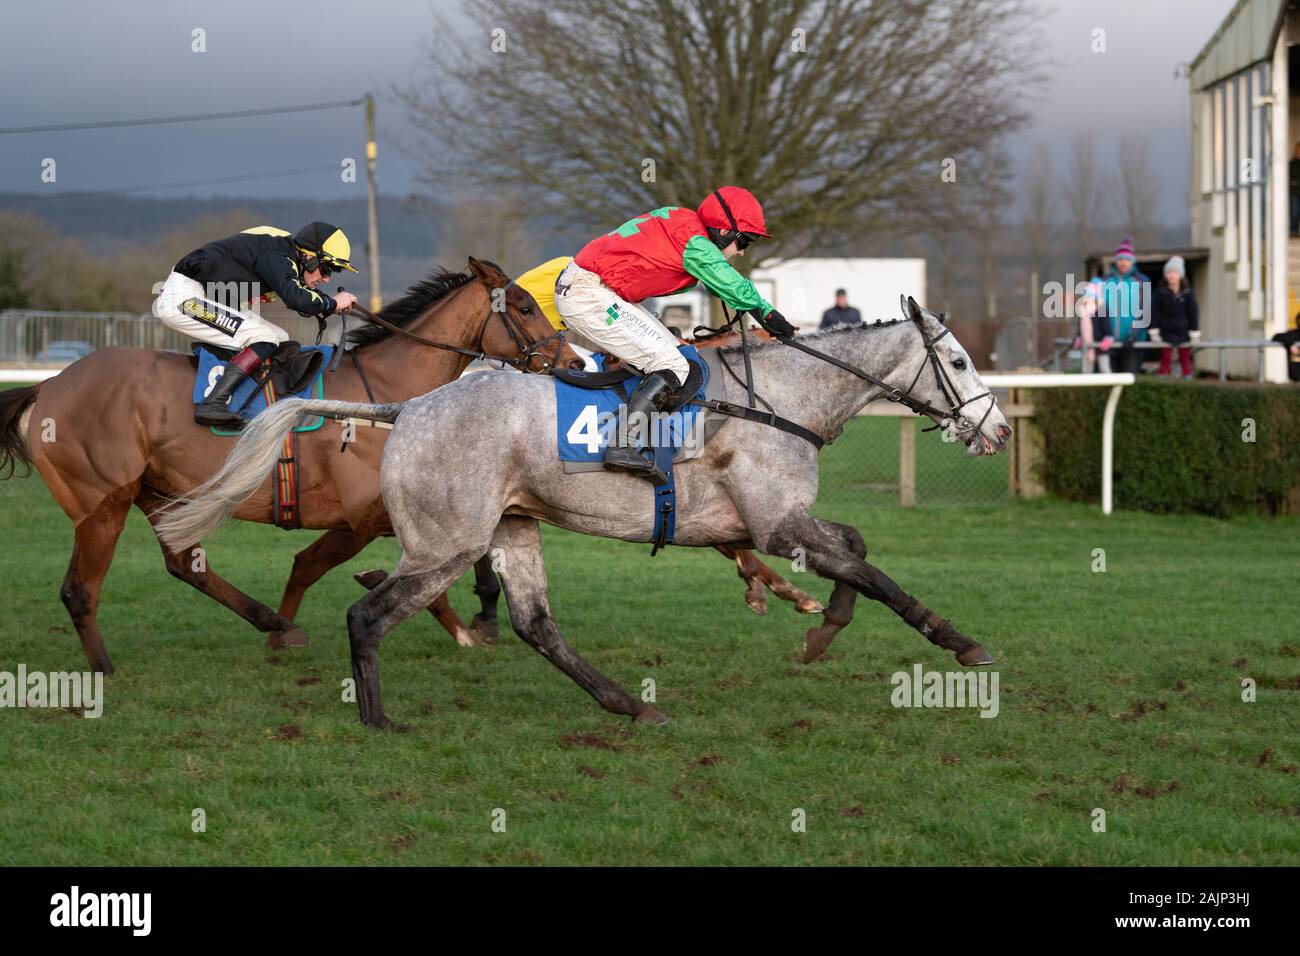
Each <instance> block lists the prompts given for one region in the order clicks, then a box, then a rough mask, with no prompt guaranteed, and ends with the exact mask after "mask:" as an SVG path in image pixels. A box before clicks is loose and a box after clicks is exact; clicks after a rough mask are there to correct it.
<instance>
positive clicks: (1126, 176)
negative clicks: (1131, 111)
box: [1115, 136, 1160, 247]
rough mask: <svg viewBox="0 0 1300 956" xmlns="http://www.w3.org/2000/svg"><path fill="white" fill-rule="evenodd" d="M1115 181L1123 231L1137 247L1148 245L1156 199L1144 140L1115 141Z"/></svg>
mask: <svg viewBox="0 0 1300 956" xmlns="http://www.w3.org/2000/svg"><path fill="white" fill-rule="evenodd" d="M1115 178H1116V185H1117V186H1118V189H1117V190H1116V192H1117V193H1118V195H1119V201H1120V204H1121V205H1122V207H1123V208H1122V212H1123V215H1124V221H1125V227H1126V231H1127V232H1128V234H1129V235H1131V236H1132V237H1133V241H1134V242H1135V243H1137V245H1138V246H1139V247H1141V246H1143V245H1146V244H1147V243H1150V242H1152V241H1153V240H1154V239H1155V225H1156V222H1155V220H1156V211H1157V209H1158V208H1159V205H1160V196H1159V192H1158V190H1159V184H1158V183H1157V182H1156V174H1155V170H1154V169H1153V168H1152V166H1151V154H1150V152H1149V151H1148V149H1147V142H1146V140H1145V139H1142V138H1141V137H1138V136H1125V137H1123V138H1122V139H1121V140H1120V141H1119V154H1118V164H1117V169H1116V177H1115Z"/></svg>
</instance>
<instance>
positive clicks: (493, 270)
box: [469, 256, 510, 289]
mask: <svg viewBox="0 0 1300 956" xmlns="http://www.w3.org/2000/svg"><path fill="white" fill-rule="evenodd" d="M469 271H470V272H472V273H474V275H476V276H478V277H479V279H480V280H481V281H482V282H483V284H484V285H486V286H487V287H488V288H489V289H501V288H504V287H505V286H507V285H509V284H510V277H509V276H508V275H506V274H505V273H504V272H502V271H501V267H500V266H499V265H497V264H496V263H495V262H489V261H488V260H486V259H475V258H474V257H473V256H470V257H469Z"/></svg>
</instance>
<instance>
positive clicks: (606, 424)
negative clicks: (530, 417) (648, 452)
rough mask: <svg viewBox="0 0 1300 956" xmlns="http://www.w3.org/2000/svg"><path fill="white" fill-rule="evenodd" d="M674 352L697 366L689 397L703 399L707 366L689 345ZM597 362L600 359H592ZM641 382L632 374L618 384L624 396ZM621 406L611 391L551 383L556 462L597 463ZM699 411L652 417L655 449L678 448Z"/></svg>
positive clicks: (692, 408) (693, 407)
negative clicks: (698, 374) (696, 385)
mask: <svg viewBox="0 0 1300 956" xmlns="http://www.w3.org/2000/svg"><path fill="white" fill-rule="evenodd" d="M677 350H678V351H679V352H681V353H682V355H683V356H685V358H686V360H687V361H689V362H692V363H694V364H696V365H699V366H700V368H701V370H702V371H703V378H702V380H701V382H700V389H699V391H698V392H696V393H695V394H694V395H693V396H691V397H692V398H703V397H704V389H705V386H707V385H708V384H709V367H708V365H707V364H706V363H705V362H704V360H703V359H701V358H700V354H699V353H698V352H697V351H696V350H695V346H693V345H680V346H678V347H677ZM596 361H597V363H599V362H600V361H601V360H600V358H599V357H597V359H596ZM640 382H641V376H640V375H633V376H632V377H631V378H628V379H625V380H624V381H623V382H621V383H620V384H621V385H622V387H623V388H624V389H625V390H626V392H627V394H628V395H631V394H632V392H634V391H635V390H636V387H637V385H638V384H640ZM623 404H624V399H623V397H622V396H621V395H620V394H619V393H618V391H617V390H616V389H613V388H602V389H590V388H578V387H577V386H576V385H570V384H568V383H567V382H562V381H560V380H559V379H558V378H557V379H556V380H555V433H556V434H555V445H556V449H557V451H558V452H559V456H560V461H575V462H584V463H590V462H599V461H601V460H602V459H603V458H604V457H605V447H606V446H607V445H608V444H609V440H610V438H612V437H614V436H615V435H617V429H618V412H619V408H620V407H621V406H622V405H623ZM701 411H703V409H701V408H700V407H699V406H698V405H683V406H682V407H681V408H679V409H678V410H677V411H675V412H670V413H668V414H666V415H660V416H656V422H655V424H654V427H653V429H652V432H651V436H652V440H653V439H657V440H654V441H653V443H654V444H655V445H656V446H658V447H664V448H674V449H676V448H681V447H682V445H683V443H684V442H685V441H686V438H687V436H688V435H690V434H691V432H692V431H693V430H694V429H695V425H696V418H698V417H699V414H700V412H701Z"/></svg>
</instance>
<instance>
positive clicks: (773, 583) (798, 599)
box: [738, 550, 822, 614]
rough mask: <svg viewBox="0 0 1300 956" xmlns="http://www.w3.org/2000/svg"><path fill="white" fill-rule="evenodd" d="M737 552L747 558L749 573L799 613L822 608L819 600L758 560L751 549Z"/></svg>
mask: <svg viewBox="0 0 1300 956" xmlns="http://www.w3.org/2000/svg"><path fill="white" fill-rule="evenodd" d="M738 554H739V555H740V556H741V557H742V558H747V559H748V562H749V563H748V567H749V569H750V570H749V573H750V574H752V575H753V577H754V579H755V580H757V581H759V582H761V583H762V584H763V585H764V586H765V587H766V588H767V589H768V590H769V591H771V592H772V593H773V594H775V595H776V596H777V597H779V598H780V599H781V600H783V601H789V602H790V603H792V604H793V605H794V609H795V610H796V611H798V612H799V613H800V614H816V613H817V612H818V611H821V610H822V605H821V602H820V601H818V600H817V599H816V598H814V597H813V596H812V595H810V594H806V593H805V592H803V591H801V590H799V589H798V588H797V587H795V586H794V585H793V584H791V583H790V582H789V581H787V580H786V579H785V578H783V577H781V575H779V574H777V573H776V572H775V571H773V570H772V569H771V568H770V567H768V566H767V565H766V564H764V563H763V562H762V561H760V560H758V557H757V556H756V555H755V554H754V552H753V551H746V550H741V551H740V552H738Z"/></svg>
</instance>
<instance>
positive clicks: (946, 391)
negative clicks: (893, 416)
mask: <svg viewBox="0 0 1300 956" xmlns="http://www.w3.org/2000/svg"><path fill="white" fill-rule="evenodd" d="M913 321H915V320H913ZM916 328H917V331H918V332H920V333H921V341H922V342H923V343H925V355H926V357H925V358H924V359H922V360H921V367H920V368H918V369H917V370H916V374H915V375H913V376H912V384H910V385H908V386H907V391H906V392H902V393H899V392H898V390H897V389H893V390H892V391H893V392H894V393H895V394H898V395H899V397H898V398H894V397H893V395H888V396H886V397H887V398H889V400H890V401H900V402H903V404H905V405H907V406H908V407H909V408H912V409H913V410H914V411H918V412H920V413H921V414H923V415H929V416H930V417H931V418H934V417H936V416H937V417H939V418H940V419H946V420H948V421H951V422H952V423H953V424H957V423H958V422H960V421H961V420H962V419H963V418H964V416H962V414H961V410H962V409H963V408H965V407H966V406H967V405H969V404H970V403H971V402H977V401H979V400H980V399H981V398H990V397H991V396H992V395H993V393H992V392H981V393H980V394H978V395H972V396H971V397H970V398H965V399H963V398H962V397H961V395H960V394H959V393H958V391H957V386H956V385H954V384H953V382H952V379H951V378H949V377H948V370H947V369H945V368H944V367H943V362H941V361H939V353H938V352H937V351H936V350H935V345H936V344H938V342H939V340H940V339H942V338H943V337H944V336H945V335H948V334H949V333H950V332H951V331H952V329H949V328H947V327H945V328H944V330H943V331H942V332H940V333H939V334H938V335H936V336H935V337H934V338H930V336H928V335H926V334H925V328H924V326H922V325H921V323H920V322H916ZM927 362H928V363H929V365H930V367H931V368H932V369H934V382H935V384H936V385H937V386H939V392H940V393H941V394H942V395H943V399H944V401H945V402H947V403H948V414H947V415H945V414H944V413H943V412H942V411H940V410H939V409H937V408H934V407H933V406H931V405H929V404H928V403H927V404H925V406H924V410H922V409H921V408H919V407H918V406H920V405H921V404H922V403H920V402H916V400H915V399H913V398H912V389H914V388H916V383H917V381H919V380H920V378H921V373H922V372H924V371H925V366H926V363H927ZM913 403H915V404H913ZM997 403H998V400H997V399H996V398H994V399H993V400H992V401H991V402H989V407H988V408H986V409H984V414H983V415H982V416H981V417H980V420H979V421H978V422H976V423H975V424H974V425H968V426H967V427H966V428H962V429H958V431H957V434H958V435H959V436H961V435H969V434H976V433H978V432H979V430H980V429H981V428H983V427H984V422H985V421H987V420H988V417H989V413H990V412H992V411H993V407H994V406H995V405H997ZM938 427H939V423H938V422H936V423H935V425H934V426H933V427H932V428H923V429H921V430H922V431H926V432H932V431H934V430H935V428H938Z"/></svg>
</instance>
